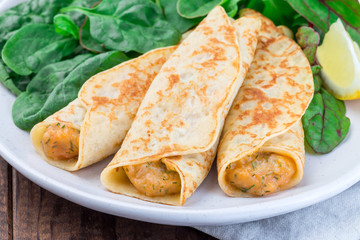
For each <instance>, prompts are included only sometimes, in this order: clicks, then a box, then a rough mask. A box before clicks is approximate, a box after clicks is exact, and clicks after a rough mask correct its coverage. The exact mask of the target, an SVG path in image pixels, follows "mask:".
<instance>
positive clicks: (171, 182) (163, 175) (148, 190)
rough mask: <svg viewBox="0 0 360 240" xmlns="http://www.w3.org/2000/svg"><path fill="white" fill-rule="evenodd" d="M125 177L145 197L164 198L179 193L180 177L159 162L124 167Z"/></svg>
mask: <svg viewBox="0 0 360 240" xmlns="http://www.w3.org/2000/svg"><path fill="white" fill-rule="evenodd" d="M123 169H124V171H125V173H126V175H127V176H128V178H129V179H130V181H131V183H132V184H133V185H134V187H135V188H136V189H137V190H138V191H139V192H141V193H143V194H144V195H146V196H150V197H154V196H164V195H167V194H176V193H179V192H180V189H181V183H180V176H179V174H178V173H177V172H176V171H173V170H169V169H168V168H167V167H166V165H165V164H164V163H163V162H161V160H159V161H154V162H146V163H143V164H138V165H132V166H124V167H123Z"/></svg>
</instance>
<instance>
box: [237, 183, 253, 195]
mask: <svg viewBox="0 0 360 240" xmlns="http://www.w3.org/2000/svg"><path fill="white" fill-rule="evenodd" d="M253 187H255V184H254V185H252V186H251V187H249V188H243V187H241V188H240V190H241V191H242V192H244V193H246V192H247V191H249V190H250V189H252V188H253Z"/></svg>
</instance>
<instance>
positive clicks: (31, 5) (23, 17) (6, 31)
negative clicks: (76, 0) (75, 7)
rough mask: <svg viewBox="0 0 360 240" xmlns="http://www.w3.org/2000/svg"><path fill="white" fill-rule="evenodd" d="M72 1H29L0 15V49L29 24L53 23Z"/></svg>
mask: <svg viewBox="0 0 360 240" xmlns="http://www.w3.org/2000/svg"><path fill="white" fill-rule="evenodd" d="M71 3H72V0H29V1H26V2H23V3H21V4H19V5H17V6H15V7H13V8H11V9H9V10H6V11H4V12H2V13H0V49H1V48H2V47H3V46H4V44H5V42H6V41H7V40H8V39H9V38H10V37H11V36H12V35H13V34H14V33H15V32H16V30H18V29H20V28H21V27H23V26H25V25H27V24H29V23H51V22H52V21H53V17H54V16H55V15H56V14H57V13H58V11H59V10H60V9H61V8H63V7H65V6H68V5H69V4H71Z"/></svg>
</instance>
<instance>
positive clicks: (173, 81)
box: [101, 7, 260, 205]
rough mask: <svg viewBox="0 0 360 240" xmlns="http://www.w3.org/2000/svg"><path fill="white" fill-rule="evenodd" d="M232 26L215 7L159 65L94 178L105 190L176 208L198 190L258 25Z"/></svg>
mask: <svg viewBox="0 0 360 240" xmlns="http://www.w3.org/2000/svg"><path fill="white" fill-rule="evenodd" d="M239 21H240V23H239V22H237V24H234V25H232V23H231V22H230V20H229V18H228V17H227V14H226V12H225V11H224V9H223V8H222V7H216V8H215V9H213V10H212V11H211V12H210V13H209V14H208V16H207V17H206V18H205V19H204V20H203V21H202V22H201V23H200V24H199V25H198V27H196V28H195V30H194V31H193V32H191V33H190V34H189V36H188V37H187V38H186V39H185V40H184V41H183V42H182V43H181V44H180V45H179V47H178V48H177V50H176V51H175V52H174V54H173V55H172V56H171V57H170V58H169V60H168V61H167V62H166V63H165V64H164V66H163V68H162V69H161V71H160V73H159V74H158V75H157V76H156V78H155V79H154V81H153V83H152V84H151V86H150V88H149V91H148V92H147V93H146V96H145V98H144V100H143V102H142V103H141V106H140V108H139V111H138V113H137V115H136V118H135V121H134V123H133V124H132V126H131V129H130V130H129V132H128V134H127V136H126V138H125V140H124V143H123V145H122V147H121V149H120V150H119V152H118V153H117V154H116V155H115V157H114V159H113V160H112V161H111V162H110V164H109V165H108V166H107V167H106V168H105V169H104V170H103V172H102V173H101V181H102V183H103V184H104V186H105V187H106V188H107V189H108V190H110V191H112V192H114V193H120V194H124V195H128V196H131V197H136V198H139V199H142V200H147V201H152V202H158V203H164V204H170V205H183V204H184V203H185V202H186V200H187V199H188V198H189V197H190V196H191V195H192V194H193V192H194V191H195V190H196V189H197V188H198V186H199V185H200V184H201V182H202V181H203V180H204V178H205V177H206V176H207V174H208V172H209V170H210V168H211V165H212V163H213V160H214V158H215V154H216V148H217V145H218V141H219V136H220V133H221V129H222V127H223V123H224V120H225V117H226V115H227V113H228V110H229V108H230V106H231V104H232V101H233V99H234V98H235V95H236V93H237V91H238V90H239V88H240V86H241V84H242V82H243V79H244V77H245V74H246V71H247V69H248V67H249V65H250V63H251V61H252V58H253V55H254V52H255V47H256V41H257V34H258V30H259V28H260V21H259V20H257V19H256V18H253V17H249V18H244V19H242V20H239ZM238 23H239V24H238Z"/></svg>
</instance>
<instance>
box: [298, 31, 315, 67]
mask: <svg viewBox="0 0 360 240" xmlns="http://www.w3.org/2000/svg"><path fill="white" fill-rule="evenodd" d="M295 37H296V40H297V43H298V44H299V45H300V47H301V48H302V50H303V52H304V54H305V56H306V57H307V59H308V60H309V63H310V65H313V64H315V55H316V49H317V46H318V45H319V42H320V36H319V34H318V33H317V32H316V31H315V30H314V29H313V28H311V27H300V28H299V29H298V31H297V33H296V35H295Z"/></svg>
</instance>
